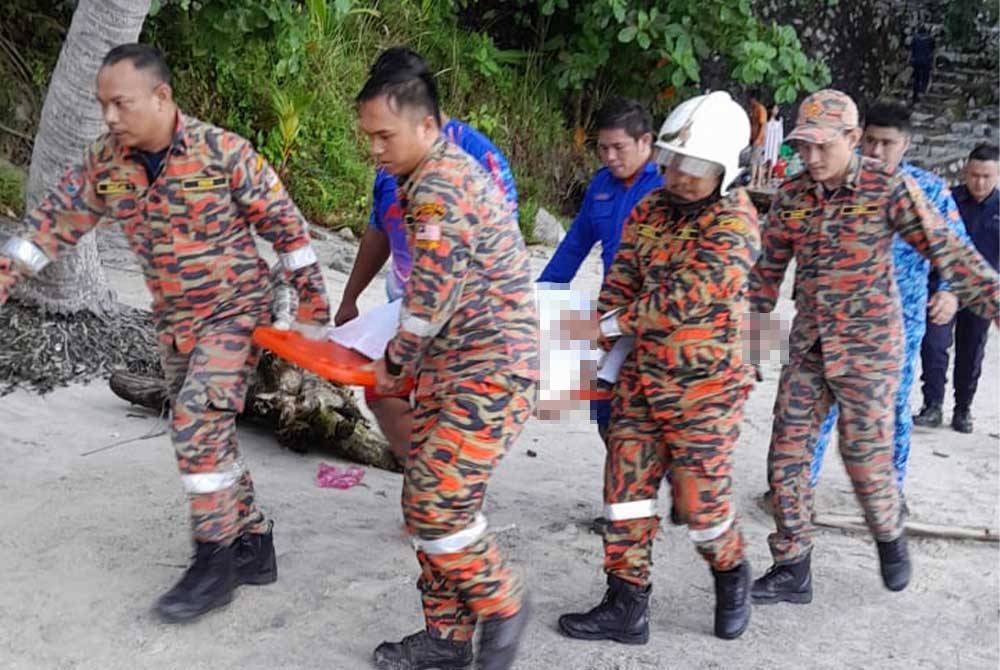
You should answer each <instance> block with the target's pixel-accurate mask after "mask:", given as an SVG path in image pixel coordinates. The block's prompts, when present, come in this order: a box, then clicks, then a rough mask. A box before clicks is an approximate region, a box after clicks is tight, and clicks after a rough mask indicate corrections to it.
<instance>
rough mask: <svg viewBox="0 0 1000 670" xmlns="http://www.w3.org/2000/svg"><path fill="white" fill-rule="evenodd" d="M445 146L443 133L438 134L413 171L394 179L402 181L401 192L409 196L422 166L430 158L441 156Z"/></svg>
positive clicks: (418, 178)
mask: <svg viewBox="0 0 1000 670" xmlns="http://www.w3.org/2000/svg"><path fill="white" fill-rule="evenodd" d="M447 147H448V139H447V138H445V136H444V135H443V134H441V135H438V137H437V138H436V139H435V140H434V143H433V144H431V148H430V150H428V152H427V154H426V155H424V157H423V158H421V159H420V162H419V163H417V166H416V167H415V168H413V171H412V172H410V174H408V175H406V176H405V177H404V178H403V179H402V180H400V179H397V180H396V181H397V183H400V182H401V183H402V187H401V190H402V192H403V193H405V194H406V195H407V196H409V194H410V193H411V192H412V190H413V189H414V188H415V187H416V185H417V182H418V181H419V180H420V176H421V173H422V172H423V171H424V166H425V165H427V162H428V161H429V160H430V159H432V158H437V157H439V156H441V154H443V153H444V151H445V149H446V148H447Z"/></svg>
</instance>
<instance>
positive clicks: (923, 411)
mask: <svg viewBox="0 0 1000 670" xmlns="http://www.w3.org/2000/svg"><path fill="white" fill-rule="evenodd" d="M941 420H942V419H941V405H939V404H933V405H924V406H923V407H921V408H920V413H919V414H917V415H916V416H915V417H913V425H914V426H920V427H922V428H937V427H939V426H940V425H941Z"/></svg>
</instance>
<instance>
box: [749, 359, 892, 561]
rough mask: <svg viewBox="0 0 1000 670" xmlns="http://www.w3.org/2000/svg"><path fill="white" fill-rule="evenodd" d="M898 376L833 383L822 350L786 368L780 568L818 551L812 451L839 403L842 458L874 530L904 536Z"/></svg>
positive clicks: (776, 461)
mask: <svg viewBox="0 0 1000 670" xmlns="http://www.w3.org/2000/svg"><path fill="white" fill-rule="evenodd" d="M897 378H898V371H895V370H887V371H871V372H868V373H867V374H864V375H843V376H837V377H831V378H829V379H828V378H826V377H825V375H824V372H823V361H822V354H821V353H819V352H818V351H816V350H813V351H810V352H809V353H807V354H805V356H804V357H803V358H802V359H801V360H800V361H793V362H791V363H789V364H788V365H786V366H784V368H783V369H782V371H781V379H780V381H779V385H778V397H777V400H776V401H775V406H774V424H773V427H772V432H771V446H770V449H769V451H768V483H769V484H770V487H771V497H772V500H771V501H772V504H773V505H774V511H775V516H774V520H775V524H776V526H777V529H776V531H775V532H774V533H772V534H771V535H770V536H769V537H768V543H769V544H770V546H771V554H772V555H773V556H774V560H775V562H776V563H788V562H793V561H795V560H797V559H799V558H801V557H802V556H805V555H806V554H807V553H809V551H810V550H811V549H812V530H813V528H812V511H813V489H812V486H810V484H809V476H810V465H811V463H812V454H811V453H810V448H811V447H812V446H813V437H814V436H815V435H816V434H817V432H818V430H819V427H820V423H821V419H822V418H823V417H825V416H826V415H827V412H829V410H830V406H831V405H832V404H833V402H834V401H836V402H837V404H838V405H839V407H840V420H839V422H838V427H839V434H838V437H839V439H838V442H839V446H840V454H841V457H842V459H843V461H844V466H845V467H846V469H847V475H848V477H850V479H851V482H852V484H853V486H854V493H855V495H857V497H858V501H859V502H860V503H861V508H862V509H863V510H864V513H865V519H866V520H867V523H868V527H869V528H870V529H871V531H872V534H873V535H874V536H875V538H876V539H877V540H881V541H887V540H893V539H895V538H897V537H899V535H900V534H901V533H902V519H901V517H900V497H899V489H898V488H897V486H896V477H895V470H894V468H893V464H892V448H893V447H892V443H893V424H894V423H895V421H894V418H895V417H894V415H895V412H894V410H893V399H894V398H895V394H896V385H897Z"/></svg>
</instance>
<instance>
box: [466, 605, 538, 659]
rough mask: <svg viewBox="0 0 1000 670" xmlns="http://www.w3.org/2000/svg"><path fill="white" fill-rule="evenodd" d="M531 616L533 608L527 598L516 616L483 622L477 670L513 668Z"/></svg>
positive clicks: (480, 632) (480, 625)
mask: <svg viewBox="0 0 1000 670" xmlns="http://www.w3.org/2000/svg"><path fill="white" fill-rule="evenodd" d="M530 616H531V607H530V606H529V604H528V600H527V598H525V600H524V602H523V603H522V604H521V609H520V610H518V612H517V614H515V615H513V616H509V617H490V618H487V619H483V620H481V621H480V623H479V651H478V652H477V654H476V670H509V669H510V668H511V667H513V665H514V658H515V657H516V656H517V648H518V646H519V645H520V643H521V637H522V636H523V635H524V628H525V626H526V625H527V624H528V618H529V617H530Z"/></svg>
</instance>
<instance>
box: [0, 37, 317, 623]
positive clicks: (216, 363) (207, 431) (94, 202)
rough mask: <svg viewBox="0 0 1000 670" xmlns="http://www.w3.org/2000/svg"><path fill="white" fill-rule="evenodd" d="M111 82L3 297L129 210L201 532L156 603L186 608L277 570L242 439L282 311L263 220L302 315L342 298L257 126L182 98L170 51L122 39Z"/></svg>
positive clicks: (212, 602) (30, 227) (105, 80)
mask: <svg viewBox="0 0 1000 670" xmlns="http://www.w3.org/2000/svg"><path fill="white" fill-rule="evenodd" d="M97 98H98V101H99V102H100V103H101V108H102V112H103V115H104V120H105V122H106V123H107V125H108V131H109V132H108V133H107V134H105V135H103V136H102V137H100V138H99V139H98V140H97V141H96V142H95V143H94V144H93V145H91V146H90V148H88V149H87V151H86V153H85V154H84V156H83V162H82V164H80V165H76V166H74V167H73V168H71V169H70V170H69V171H68V172H67V173H66V175H65V176H64V177H63V179H62V181H60V182H59V183H58V184H57V185H56V186H55V187H54V188H53V189H52V190H51V191H50V192H49V194H48V195H46V196H45V198H44V199H43V200H42V202H41V204H40V205H39V206H38V207H37V208H36V209H35V210H34V211H32V212H29V213H28V215H27V216H26V217H25V219H24V224H25V225H24V231H23V232H22V233H21V234H20V236H18V237H13V238H11V239H10V240H8V242H7V243H6V244H5V245H4V247H3V249H2V250H0V302H2V301H3V300H4V299H6V296H7V292H8V290H9V287H10V285H11V284H12V283H13V282H14V281H15V280H16V279H17V277H18V276H20V275H21V274H23V273H27V274H35V273H38V272H40V271H42V270H43V269H44V268H45V266H47V265H48V264H49V263H50V262H51V261H52V260H54V259H55V258H56V257H57V256H58V255H59V254H60V252H62V251H65V250H66V249H67V248H69V247H72V246H73V245H74V244H76V243H77V242H78V241H79V240H80V238H82V237H83V236H84V235H86V234H87V233H88V232H89V231H91V230H92V229H93V228H94V227H95V226H97V224H98V223H99V222H100V221H101V220H102V219H103V220H107V221H110V222H115V223H118V224H121V225H122V227H123V229H124V231H125V236H126V238H127V239H128V242H129V245H130V246H131V248H132V250H133V251H134V252H135V254H136V256H138V258H139V261H140V263H141V265H142V268H143V272H144V274H145V278H146V286H147V287H148V288H149V292H150V293H151V294H152V297H153V317H154V321H155V323H156V330H157V335H158V337H159V345H160V355H161V360H162V363H163V369H164V372H165V373H166V376H167V383H168V386H169V389H170V394H171V403H170V405H171V407H172V417H171V439H172V441H173V444H174V449H175V451H176V453H177V464H178V467H179V469H180V472H181V481H182V483H183V485H184V489H185V490H186V491H187V494H188V498H189V500H190V508H191V529H192V536H193V539H194V543H195V547H196V549H195V557H194V562H193V563H192V565H191V567H190V568H189V569H188V571H187V573H186V574H185V575H184V577H183V578H182V579H181V580H180V582H178V583H177V585H176V586H174V588H172V589H171V590H170V591H169V592H168V593H166V594H165V595H164V596H163V597H162V598H160V600H159V601H158V602H157V605H156V610H157V612H158V614H159V615H160V616H161V618H163V619H164V620H165V621H168V622H177V621H187V620H190V619H193V618H195V617H197V616H199V615H201V614H204V613H205V612H207V611H209V610H211V609H213V608H215V607H219V606H222V605H224V604H226V603H228V602H230V601H231V600H232V597H233V589H234V588H235V587H236V586H237V585H239V584H266V583H270V582H273V581H275V579H277V564H276V562H275V554H274V544H273V540H272V533H271V528H272V523H271V521H269V520H268V519H266V518H265V517H264V514H263V512H262V511H261V510H260V508H259V507H258V506H257V503H256V500H255V496H254V488H253V481H252V480H251V478H250V472H249V471H248V470H247V469H246V467H245V465H244V464H243V459H242V458H241V456H240V453H239V449H238V448H237V444H236V424H235V419H236V415H237V414H238V413H239V412H241V411H242V410H243V403H244V398H245V395H246V391H247V385H248V381H249V380H248V377H249V375H250V373H251V372H252V371H253V370H254V369H255V367H256V352H255V349H254V347H253V345H252V342H251V333H252V332H253V330H254V328H256V327H257V326H258V325H267V324H268V323H269V322H270V315H269V309H270V302H271V282H270V277H269V269H268V266H267V264H266V263H265V262H264V260H263V259H262V258H261V257H260V255H259V254H258V252H257V247H256V246H255V244H254V239H253V235H252V233H253V231H254V230H256V232H257V233H259V234H260V235H261V236H262V237H264V238H265V239H267V240H268V241H269V242H271V243H272V244H273V245H274V248H275V250H276V251H277V252H278V254H279V258H280V259H281V265H282V268H283V272H284V274H285V277H286V279H287V280H288V281H289V283H290V284H291V285H292V286H294V287H295V288H296V289H297V292H298V296H299V311H298V318H299V320H300V321H303V322H307V323H315V324H325V323H327V322H328V321H329V318H330V314H329V313H330V308H329V304H328V302H327V297H326V288H325V285H324V283H323V275H322V272H321V271H320V268H319V265H318V263H317V258H316V253H315V252H314V251H313V249H312V247H311V246H310V244H309V235H308V234H307V232H306V222H305V220H304V219H303V218H302V215H301V214H300V213H299V210H298V209H297V208H296V207H295V204H294V203H293V202H292V200H291V198H289V196H288V193H287V192H286V191H285V189H284V187H283V186H282V185H281V182H280V181H279V179H278V176H277V175H276V174H275V172H274V170H272V169H271V167H270V166H269V165H268V164H267V163H266V161H264V159H263V158H262V157H261V156H260V155H259V154H258V153H257V152H256V151H254V148H253V146H251V144H250V143H249V142H248V141H247V140H245V139H243V138H242V137H239V136H238V135H235V134H233V133H230V132H228V131H225V130H222V129H220V128H216V127H214V126H211V125H209V124H207V123H203V122H201V121H199V120H197V119H194V118H191V117H189V116H185V115H184V114H182V113H181V112H180V111H178V109H177V106H176V104H175V103H174V101H173V95H172V91H171V88H170V70H169V69H168V67H167V64H166V63H165V61H164V60H163V57H162V55H161V54H160V53H159V51H157V50H156V49H154V48H153V47H150V46H147V45H141V44H126V45H122V46H118V47H115V48H114V49H112V50H111V51H110V52H109V53H108V54H107V55H106V56H105V58H104V61H103V64H102V65H101V68H100V71H99V72H98V75H97Z"/></svg>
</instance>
